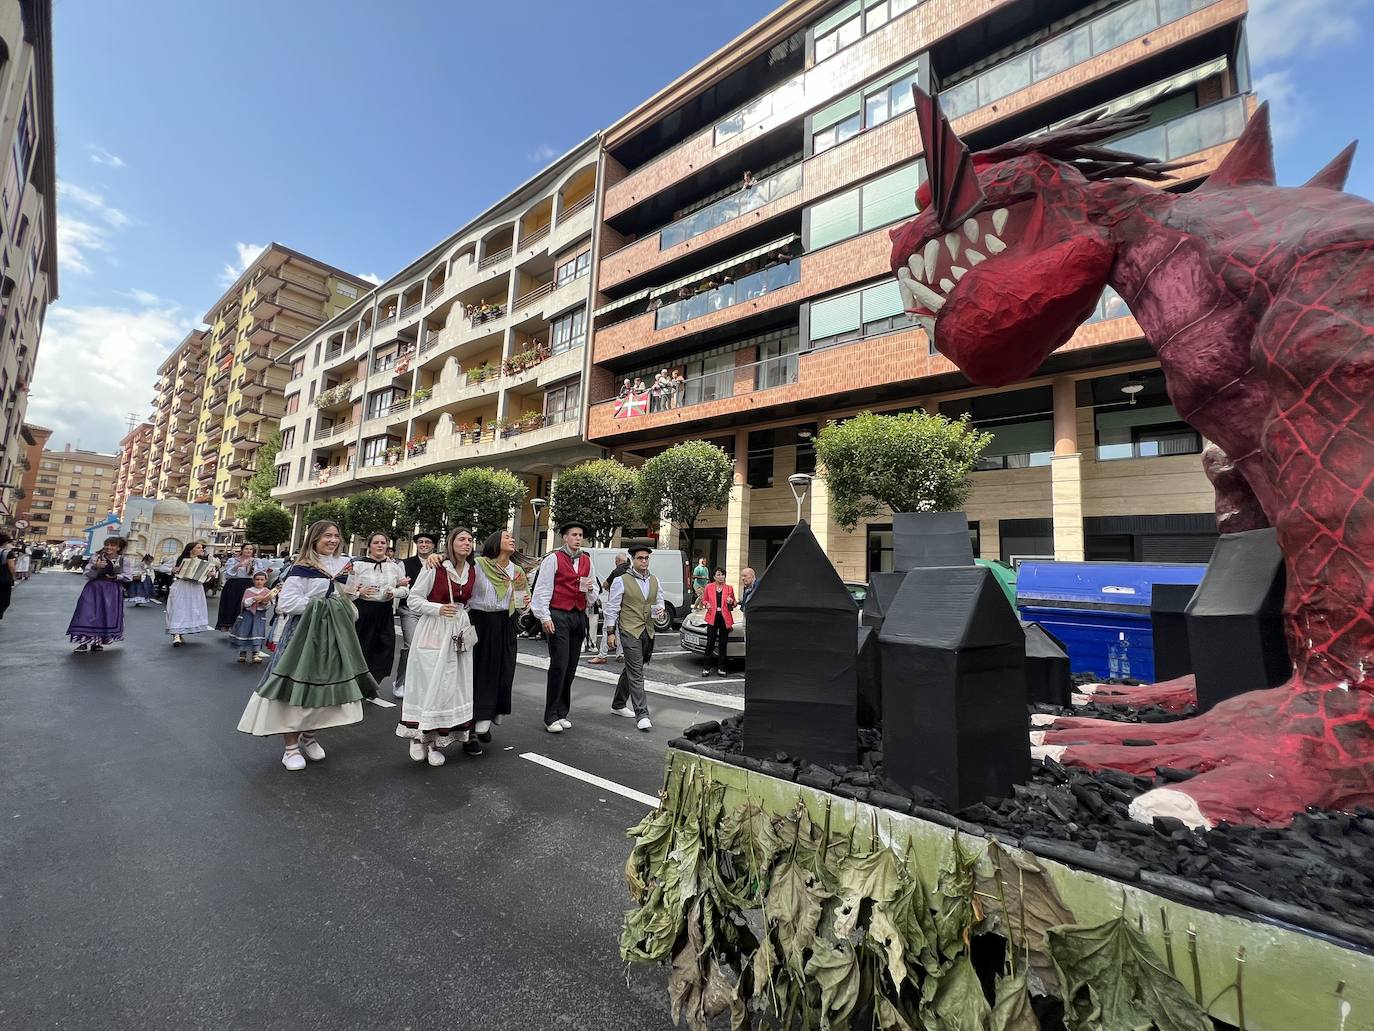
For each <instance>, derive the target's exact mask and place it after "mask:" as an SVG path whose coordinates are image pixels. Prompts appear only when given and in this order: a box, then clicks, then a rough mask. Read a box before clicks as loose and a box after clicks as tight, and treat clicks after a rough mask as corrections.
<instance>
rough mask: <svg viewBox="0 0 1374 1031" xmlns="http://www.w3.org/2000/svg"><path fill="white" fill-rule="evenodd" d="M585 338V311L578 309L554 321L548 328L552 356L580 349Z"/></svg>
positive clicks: (584, 309)
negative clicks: (575, 348)
mask: <svg viewBox="0 0 1374 1031" xmlns="http://www.w3.org/2000/svg"><path fill="white" fill-rule="evenodd" d="M586 337H587V309H586V308H578V309H577V310H576V311H573V312H569V313H568V314H567V315H564V316H563V317H562V318H560V319H554V320H553V325H552V326H551V327H550V332H549V340H550V349H551V350H552V351H553V353H554V354H559V353H561V352H563V351H570V350H572V349H573V348H574V347H581V346H582V344H583V342H584V341H585V340H586Z"/></svg>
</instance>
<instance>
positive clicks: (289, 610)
mask: <svg viewBox="0 0 1374 1031" xmlns="http://www.w3.org/2000/svg"><path fill="white" fill-rule="evenodd" d="M350 561H351V560H350V559H349V557H348V556H347V555H330V556H328V557H324V558H321V559H320V566H321V567H322V568H323V569H324V570H325V571H326V572H327V573H329V575H330V576H338V575H339V573H340V572H342V571H343V568H344V566H346V565H348V563H349V562H350ZM330 583H331V581H330V580H328V579H327V578H325V577H323V576H288V577H287V578H286V579H285V580H283V581H282V584H281V594H280V595H278V596H277V613H278V615H280V614H282V613H285V614H286V615H294V614H296V613H298V612H304V611H305V607H306V606H307V605H309V604H310V599H311V598H323V597H324V596H325V595H326V594H328V593H329V585H330ZM336 589H338V588H337V587H336ZM345 592H346V593H348V594H352V593H353V590H352V588H351V587H349V588H345Z"/></svg>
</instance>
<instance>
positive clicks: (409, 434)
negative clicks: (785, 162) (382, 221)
mask: <svg viewBox="0 0 1374 1031" xmlns="http://www.w3.org/2000/svg"><path fill="white" fill-rule="evenodd" d="M597 165H598V161H597V143H596V138H595V137H593V138H591V139H588V140H586V141H585V142H583V143H582V144H581V145H579V146H578V147H576V148H574V149H573V150H571V151H569V152H568V153H567V154H565V155H563V156H562V157H561V158H558V159H557V160H555V161H554V162H553V163H551V164H550V165H549V166H548V167H547V168H545V169H543V170H542V171H541V172H539V173H538V174H537V175H535V176H534V177H533V178H532V179H530V180H529V181H528V182H526V183H524V184H523V185H522V186H520V187H518V188H517V189H516V190H515V191H514V192H513V193H511V194H510V195H509V196H507V197H504V198H502V199H501V200H500V201H499V202H497V203H496V204H494V205H493V206H492V207H490V208H489V209H488V210H486V211H484V212H483V213H482V214H480V215H478V216H477V217H476V218H475V219H473V220H472V221H471V222H470V223H468V224H467V225H465V226H463V227H462V228H461V229H459V230H458V231H457V232H455V233H453V234H452V235H451V236H449V237H448V238H447V239H446V240H444V241H443V242H442V243H440V244H439V245H438V246H436V247H433V248H431V249H430V250H429V251H427V252H426V253H425V254H423V255H422V256H420V257H419V258H417V259H416V260H415V261H413V262H411V263H410V264H409V265H408V266H407V267H406V268H404V269H402V270H401V271H400V272H398V273H396V274H395V275H393V276H391V277H390V278H388V279H387V280H386V282H384V283H383V284H382V285H381V286H378V287H376V288H374V289H371V290H370V292H369V293H368V294H367V295H366V296H364V297H360V298H359V299H358V300H357V302H356V303H354V304H353V305H351V306H350V307H348V308H347V309H345V310H344V311H342V312H340V313H339V314H338V315H337V316H336V317H335V318H333V319H331V320H330V321H328V322H326V323H325V324H324V325H323V326H320V327H319V328H318V329H317V330H316V331H315V332H313V333H310V334H308V335H306V336H304V337H302V339H301V341H300V343H298V344H297V345H296V346H294V347H292V348H290V349H289V350H288V351H287V352H286V354H285V357H284V358H283V359H282V361H283V364H284V365H286V366H288V367H289V370H290V372H289V375H290V382H289V384H288V385H287V388H286V401H285V415H284V416H283V417H282V421H281V426H282V449H281V452H280V453H279V454H278V455H277V489H276V490H274V491H273V495H274V496H275V497H277V498H278V499H279V500H280V501H281V502H282V503H283V504H285V505H286V506H287V507H288V508H290V509H291V510H292V511H293V512H294V513H295V514H296V516H297V523H298V531H299V529H300V527H299V522H300V515H301V513H302V512H303V511H304V509H305V508H306V507H308V506H309V505H310V504H311V503H313V502H315V501H319V500H323V499H327V498H335V497H343V496H346V495H348V494H352V493H355V492H357V491H359V490H364V489H368V488H371V487H378V486H401V485H403V484H405V483H406V482H408V481H410V480H412V479H415V478H416V477H418V476H422V475H424V474H426V473H431V472H440V471H452V470H455V469H459V468H461V467H463V466H472V465H488V466H495V467H499V468H505V469H509V470H511V471H513V472H515V473H517V474H518V475H520V476H522V477H524V479H525V482H526V484H527V485H528V487H529V490H530V496H531V497H538V496H544V497H547V496H548V495H547V490H548V485H549V483H550V482H551V481H552V479H553V477H555V476H556V475H557V474H558V472H559V471H560V470H561V469H563V468H564V467H566V466H568V465H570V464H573V463H575V462H578V461H581V460H584V459H586V458H588V457H592V456H593V455H599V454H601V452H600V451H599V450H597V449H593V448H589V447H588V446H587V445H586V444H585V443H584V441H583V427H582V418H581V417H582V413H583V399H582V377H583V371H584V364H585V359H586V348H585V347H584V342H585V339H586V327H587V311H588V301H589V298H590V287H591V275H590V273H591V267H592V262H593V260H594V257H595V255H594V253H593V251H594V246H593V245H594V241H593V235H592V228H593V225H594V218H595V212H594V207H595V200H596V191H597ZM513 526H514V529H515V530H516V532H517V535H519V536H520V539H521V541H522V545H523V546H524V547H527V548H529V547H532V546H533V545H534V544H535V529H534V515H533V512H532V511H528V510H527V511H521V512H519V513H517V514H516V517H515V520H514V523H513Z"/></svg>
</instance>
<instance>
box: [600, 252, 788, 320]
mask: <svg viewBox="0 0 1374 1031" xmlns="http://www.w3.org/2000/svg"><path fill="white" fill-rule="evenodd" d="M800 239H801V237H800V236H799V235H798V234H796V233H789V234H788V235H787V236H782V237H779V238H778V239H776V240H774V241H773V242H772V243H766V244H764V245H763V246H762V247H755V248H754V249H753V250H752V251H745V252H744V253H743V254H736V255H735V256H734V257H733V258H727V259H726V260H725V261H722V262H719V263H718V264H715V265H712V266H710V267H709V268H704V269H701V270H700V271H699V272H693V273H692V274H691V275H690V276H683V277H682V278H681V279H674V280H673V281H672V282H671V283H664V284H663V285H662V286H651V287H649V289H647V290H640V291H639V292H637V293H633V294H630V295H629V296H628V297H622V298H621V299H620V300H618V301H612V302H611V303H610V304H607V305H603V306H602V307H600V308H597V309H596V311H595V313H594V317H595V318H600V317H601V316H602V315H605V314H608V313H609V312H613V311H617V310H619V309H620V308H624V307H625V306H626V305H630V304H634V303H635V302H636V301H643V300H646V299H648V298H650V297H653V296H655V295H658V294H668V293H676V292H677V291H678V290H680V289H681V288H682V287H684V286H689V285H691V284H692V283H698V282H700V281H701V280H703V279H710V278H711V277H712V276H714V275H716V274H718V273H720V272H724V271H725V270H726V269H731V268H734V267H735V266H736V265H743V264H744V263H745V262H746V261H752V260H753V259H755V258H761V257H763V256H764V255H765V254H771V253H774V252H776V251H780V250H782V249H783V248H784V247H790V246H791V245H792V244H794V243H796V242H797V241H799V240H800Z"/></svg>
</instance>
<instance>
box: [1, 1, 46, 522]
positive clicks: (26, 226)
mask: <svg viewBox="0 0 1374 1031" xmlns="http://www.w3.org/2000/svg"><path fill="white" fill-rule="evenodd" d="M55 138H56V130H55V128H54V125H53V90H52V0H0V146H3V147H4V150H3V153H5V154H7V155H9V160H7V161H5V162H4V165H3V168H0V529H5V530H10V531H12V530H14V529H15V527H14V522H15V520H16V519H17V518H18V510H17V504H16V503H17V502H18V501H19V496H18V495H19V491H20V489H21V488H20V479H21V475H20V474H21V473H22V472H24V471H25V470H23V469H22V468H21V461H22V459H23V457H24V452H25V448H26V447H27V446H28V444H29V442H28V441H27V440H26V439H25V437H24V434H23V433H22V431H21V428H22V427H23V425H24V415H25V413H26V412H27V410H28V404H29V398H28V393H29V386H30V384H31V383H32V382H33V371H34V368H35V365H36V363H37V361H38V342H39V337H40V335H41V334H42V331H43V319H44V317H45V316H46V315H47V311H48V305H50V304H51V303H52V302H53V301H55V300H57V207H56V204H57V186H56V158H55V144H54V141H55Z"/></svg>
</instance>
